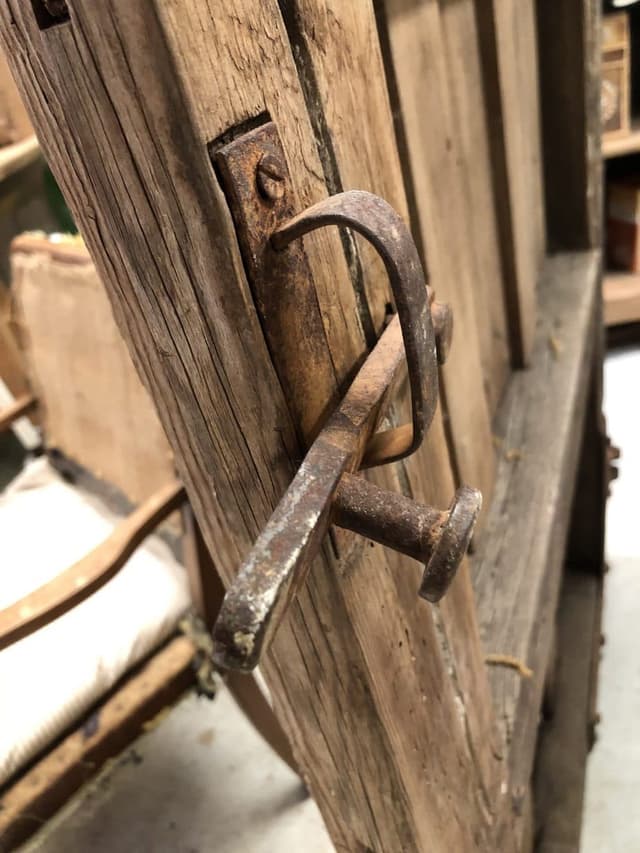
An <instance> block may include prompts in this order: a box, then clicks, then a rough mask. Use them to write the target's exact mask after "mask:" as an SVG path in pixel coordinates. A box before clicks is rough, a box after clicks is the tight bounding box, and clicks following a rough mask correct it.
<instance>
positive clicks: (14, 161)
mask: <svg viewBox="0 0 640 853" xmlns="http://www.w3.org/2000/svg"><path fill="white" fill-rule="evenodd" d="M39 154H40V146H39V145H38V140H37V139H36V137H35V135H32V136H28V137H27V138H26V139H22V140H20V142H14V143H13V144H11V145H5V146H3V147H2V148H0V181H4V179H5V178H8V177H9V175H13V173H14V172H17V171H18V170H19V169H22V168H24V166H28V165H29V163H33V161H34V160H35V159H37V157H38V156H39Z"/></svg>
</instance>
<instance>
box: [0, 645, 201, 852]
mask: <svg viewBox="0 0 640 853" xmlns="http://www.w3.org/2000/svg"><path fill="white" fill-rule="evenodd" d="M195 654H196V650H195V648H194V646H193V644H192V643H191V641H190V640H188V639H187V638H186V637H177V638H174V639H173V640H170V641H169V643H167V645H166V646H164V647H163V648H162V649H160V650H159V651H158V652H157V653H156V654H155V655H154V656H153V657H152V658H151V659H150V660H149V661H148V662H147V663H145V664H144V665H143V666H142V667H141V669H140V670H139V671H137V672H135V673H133V674H131V675H129V676H128V677H127V678H126V679H124V683H122V684H120V685H118V689H117V690H116V691H115V692H114V694H113V695H111V696H109V697H108V698H107V699H106V700H105V701H104V702H103V703H102V704H101V705H100V706H99V707H98V709H97V710H96V711H95V712H94V713H95V719H97V720H98V724H97V726H91V734H89V733H88V729H87V728H86V727H85V725H82V726H80V727H79V728H78V729H77V730H75V731H73V732H72V733H71V734H69V735H67V737H65V738H64V740H62V742H61V743H59V744H58V745H57V746H55V747H54V749H52V750H51V752H49V753H48V754H47V755H45V756H44V757H43V758H42V759H41V760H40V761H38V762H36V764H35V765H34V766H33V767H32V768H31V769H30V770H28V771H27V772H26V773H25V774H24V775H23V776H21V777H20V778H19V779H17V780H16V781H15V782H14V783H13V784H12V785H9V786H8V787H7V788H5V789H4V790H3V792H2V795H1V798H0V803H1V805H2V808H0V849H2V850H14V849H15V848H16V847H17V845H19V844H20V843H21V842H22V841H24V840H25V839H26V838H28V836H29V835H31V834H32V833H34V832H35V831H36V830H37V829H39V828H40V827H41V826H42V824H43V823H44V822H45V821H46V820H48V818H50V817H51V816H52V815H53V814H54V813H55V812H56V811H57V810H58V809H59V808H60V806H62V805H63V803H65V802H66V801H67V800H68V799H69V797H71V795H72V794H74V793H75V792H76V791H77V790H78V789H79V788H80V787H81V786H82V785H84V783H85V782H87V781H88V780H89V779H90V778H91V777H92V776H94V774H95V773H97V772H98V770H99V769H100V767H101V766H102V765H103V764H104V763H105V761H107V760H108V759H109V758H112V757H113V756H115V755H117V754H118V753H119V752H121V751H122V750H123V749H124V748H125V747H126V746H127V745H128V744H130V743H131V741H132V740H133V739H134V738H135V737H137V736H138V735H139V734H141V732H142V731H143V730H144V724H145V723H146V722H147V721H149V720H151V719H153V717H155V716H156V715H157V714H158V713H160V712H161V711H162V710H164V709H165V708H166V707H167V705H169V704H170V703H171V702H175V701H176V700H177V699H178V697H179V696H180V695H181V694H182V693H183V692H184V691H185V690H186V689H187V688H188V687H189V685H190V684H191V683H192V682H193V669H192V664H193V659H194V656H195ZM91 719H94V716H93V715H92V718H91Z"/></svg>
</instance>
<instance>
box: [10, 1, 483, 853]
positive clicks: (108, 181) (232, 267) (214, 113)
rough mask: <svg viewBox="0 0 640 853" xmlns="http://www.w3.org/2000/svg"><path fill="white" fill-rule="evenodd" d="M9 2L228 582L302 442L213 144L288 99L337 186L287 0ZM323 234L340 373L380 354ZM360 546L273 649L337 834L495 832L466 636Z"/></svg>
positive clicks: (460, 845) (301, 166)
mask: <svg viewBox="0 0 640 853" xmlns="http://www.w3.org/2000/svg"><path fill="white" fill-rule="evenodd" d="M1 14H2V18H1V20H2V24H1V25H0V33H1V35H2V39H3V41H5V43H6V45H7V47H8V48H9V50H8V53H9V55H11V57H12V61H13V65H14V71H15V72H16V73H17V76H18V78H19V79H20V80H21V81H22V87H23V91H24V93H25V94H26V96H27V99H28V101H29V105H30V109H31V112H32V116H33V118H34V121H35V123H36V124H37V125H38V128H39V131H40V132H41V138H42V139H43V140H45V139H46V140H47V142H46V145H45V147H46V149H47V150H46V154H47V158H48V160H49V162H51V164H52V167H53V168H54V171H55V172H56V174H57V177H58V179H59V180H60V183H61V185H62V187H63V190H64V192H65V196H66V198H67V199H68V201H69V203H70V205H71V207H72V209H73V212H74V215H75V216H76V218H77V221H78V223H79V225H80V226H81V228H82V229H83V233H84V236H85V239H86V240H87V243H88V245H89V247H90V250H91V252H92V255H93V257H94V259H95V260H96V263H97V265H98V267H99V269H100V273H101V277H102V278H103V280H104V282H105V285H106V287H107V289H108V292H109V295H110V297H111V299H112V304H113V307H114V313H115V314H116V319H117V320H118V322H119V325H120V327H121V329H122V330H123V332H124V334H125V336H126V337H127V339H128V341H129V344H130V346H131V349H132V352H133V355H134V358H135V361H136V365H137V367H138V368H139V370H140V372H141V374H142V375H143V377H144V379H145V381H146V383H147V385H148V387H149V388H150V390H151V392H152V395H153V397H154V399H155V400H156V401H157V402H158V403H159V404H160V405H159V406H158V408H159V413H160V416H161V418H162V421H163V425H164V427H165V430H166V432H167V435H168V437H169V439H170V442H171V444H172V446H173V448H174V451H175V453H176V462H177V465H178V468H179V470H180V474H181V477H182V478H183V480H184V482H185V483H186V485H187V489H188V492H189V497H190V499H191V502H192V504H193V506H194V510H195V513H196V515H197V517H198V519H199V522H200V524H201V527H202V531H203V535H204V537H205V539H206V541H207V544H208V547H209V550H210V552H211V553H212V555H213V557H214V559H215V562H216V568H217V569H219V571H220V574H221V575H222V576H223V578H224V579H225V581H226V582H227V583H228V582H229V581H230V579H231V578H232V577H233V575H234V572H235V570H236V568H237V566H238V565H239V563H240V562H241V558H242V557H243V556H244V555H245V554H246V553H247V551H248V549H249V548H250V546H251V544H252V543H253V540H254V539H255V537H256V535H257V533H258V532H259V530H260V529H261V527H262V526H263V525H264V523H265V521H266V519H267V517H268V516H269V514H270V511H271V509H272V508H273V506H274V505H275V503H276V501H277V500H278V499H279V497H280V496H281V494H282V492H283V491H284V488H285V486H286V484H287V482H288V481H289V479H290V477H291V473H292V471H293V469H294V466H295V464H296V462H297V460H298V449H297V447H296V445H295V441H294V430H293V426H292V424H291V422H290V418H289V415H288V411H287V407H286V405H285V401H284V400H283V398H282V395H281V393H280V390H279V388H278V385H277V382H276V379H275V374H274V371H273V369H272V367H271V365H270V363H269V360H268V357H267V353H266V348H265V344H264V340H263V338H262V335H261V332H260V328H259V325H258V322H257V318H256V315H255V311H254V309H253V305H252V300H251V296H250V293H249V291H248V288H247V285H246V281H245V279H244V275H243V270H242V266H241V264H240V260H239V255H238V252H237V247H236V244H235V238H234V234H233V231H232V228H231V224H230V219H229V214H228V211H227V209H226V206H225V203H224V199H223V197H222V194H221V192H220V189H219V187H218V185H217V182H216V179H215V175H214V173H213V170H212V168H211V165H210V162H209V158H208V153H207V145H208V143H209V142H210V141H211V140H213V139H216V138H218V137H219V135H220V134H222V133H224V132H227V131H228V130H229V128H230V127H232V126H234V125H236V124H237V123H238V122H241V121H245V120H247V119H250V118H254V117H255V116H256V115H258V114H262V113H264V112H265V111H268V112H269V113H270V115H271V117H272V118H273V119H274V120H275V121H276V122H277V123H278V127H279V130H280V133H281V135H282V136H283V138H284V139H285V140H286V153H287V160H288V165H289V169H290V171H291V174H292V176H293V178H294V183H295V185H296V188H297V193H298V196H299V198H298V202H299V205H300V208H302V206H304V205H305V204H307V203H308V202H310V201H315V200H317V199H318V197H321V196H323V195H324V194H326V184H325V178H324V175H323V172H322V167H321V163H320V161H319V158H318V155H317V153H316V149H315V146H314V141H313V132H312V127H311V123H310V121H309V118H308V116H307V113H306V106H305V102H304V97H303V93H302V91H301V88H300V85H299V82H298V77H297V70H296V67H295V64H294V62H293V59H292V57H291V53H290V49H289V44H288V42H287V36H286V32H285V29H284V27H283V24H282V19H281V17H280V15H279V12H278V9H277V7H276V6H275V4H274V3H271V2H268V3H266V4H262V5H261V8H260V9H259V10H258V9H256V8H255V6H254V5H253V4H249V3H238V4H235V5H234V7H233V9H232V10H226V9H223V8H222V7H221V6H220V5H219V4H216V5H215V6H213V5H208V4H201V3H196V2H181V3H179V4H178V3H162V4H157V5H156V4H154V3H147V4H145V5H144V6H140V5H137V4H136V5H134V6H133V7H132V6H131V4H129V3H126V2H124V0H117V2H113V3H110V4H109V5H108V6H104V7H102V6H96V4H94V3H91V2H88V0H76V2H74V3H73V4H72V15H71V21H70V23H69V24H68V25H62V26H59V27H52V28H50V29H48V30H47V31H46V32H45V33H44V35H43V33H41V32H40V31H39V30H38V29H37V27H36V24H35V21H34V19H33V16H32V14H31V10H30V8H27V7H25V6H24V4H21V3H17V2H14V3H12V4H9V5H7V6H6V7H3V9H2V13H1ZM34 57H37V61H34ZM59 81H64V85H59ZM305 243H306V246H307V249H308V252H309V258H310V262H311V264H312V267H313V271H314V279H315V286H316V288H317V291H318V296H319V299H320V301H321V303H322V306H323V318H324V320H325V323H326V328H327V338H328V340H329V346H330V357H331V358H332V363H333V365H334V369H335V373H336V378H337V380H338V381H339V382H340V381H342V380H343V379H344V376H345V375H346V374H347V373H349V372H350V371H352V370H353V369H354V367H355V365H356V363H357V361H358V359H359V358H360V357H361V355H362V354H363V352H364V338H363V335H362V331H361V325H360V314H359V312H358V310H357V300H356V298H355V295H354V291H353V288H352V286H351V282H350V280H349V276H348V270H347V266H346V264H345V262H344V257H343V255H342V243H341V242H340V241H339V239H338V238H337V236H336V235H334V234H329V233H323V234H319V235H315V236H314V237H313V239H309V240H306V241H305ZM436 438H438V441H439V442H442V443H439V444H438V445H437V448H438V452H440V453H441V452H442V448H443V446H444V441H443V437H442V435H440V436H437V435H436ZM407 470H409V468H408V469H407ZM387 476H392V475H391V474H389V475H387ZM359 550H360V552H361V553H360V554H359V553H358V551H356V552H354V553H353V554H352V555H351V559H350V561H349V562H348V563H336V561H334V560H333V559H332V558H331V557H330V555H329V552H328V548H327V551H326V552H325V553H324V555H323V557H322V558H320V559H318V560H317V561H316V562H315V563H314V566H313V567H312V570H311V572H310V575H309V579H308V582H307V584H306V585H305V587H304V588H303V589H302V590H301V592H300V594H299V595H298V597H297V599H296V601H295V602H293V603H292V605H291V608H290V612H289V617H288V620H287V621H286V622H285V624H284V625H283V627H282V628H281V629H280V632H279V634H278V635H277V637H276V640H275V643H274V646H273V649H272V654H271V656H270V657H268V659H267V660H266V661H265V667H264V669H265V674H266V676H267V679H268V683H269V686H270V688H271V691H272V694H273V696H274V700H275V705H276V710H277V712H278V714H279V717H280V719H281V720H282V721H283V723H284V726H285V728H286V730H287V733H288V734H289V735H290V740H291V742H292V746H293V748H294V753H295V755H296V758H297V759H298V762H299V764H300V765H301V767H302V768H303V775H304V776H305V779H306V780H307V782H308V783H309V785H310V787H311V790H312V791H313V793H314V795H315V797H316V799H317V801H318V804H319V806H320V808H321V810H322V812H323V815H324V817H325V819H326V821H327V824H328V827H329V830H330V832H331V834H332V837H333V840H334V843H335V845H336V848H337V849H339V850H348V851H353V850H365V849H371V850H375V851H383V850H384V851H386V850H396V849H402V850H407V851H411V850H415V851H418V850H424V849H432V850H435V851H438V850H443V851H444V850H449V849H451V848H454V849H462V850H476V849H477V850H480V849H485V848H486V847H487V846H488V843H487V838H488V835H489V833H490V831H491V823H492V815H491V811H490V809H488V808H487V802H486V795H485V793H484V791H483V786H482V783H481V778H480V771H479V770H478V767H477V765H476V759H475V756H474V755H473V752H472V746H471V742H470V740H469V737H468V733H467V730H466V725H467V720H466V718H464V717H462V716H461V715H460V713H459V700H460V690H459V688H457V687H456V685H455V683H454V682H453V681H452V679H451V678H450V675H449V669H448V667H449V664H450V660H449V659H448V658H447V656H446V655H447V653H446V652H445V651H441V645H442V644H443V642H444V639H443V638H446V636H447V635H446V634H444V635H443V634H442V633H441V634H439V633H438V632H437V631H436V625H435V624H434V619H433V618H432V616H431V613H430V610H429V609H428V608H427V607H425V606H421V605H420V604H419V603H418V602H417V599H416V588H417V584H418V574H419V570H418V568H417V566H415V565H414V564H412V563H410V562H408V561H407V560H405V559H403V558H400V557H396V555H393V554H389V553H387V552H385V551H384V550H383V549H382V548H380V547H374V548H368V547H367V548H362V547H361V548H360V549H359ZM466 612H468V610H467V611H466ZM471 613H472V611H471ZM442 621H443V623H445V631H446V630H449V631H450V632H451V633H453V631H452V628H450V627H449V626H450V625H451V624H452V623H451V621H450V620H447V619H445V618H444V616H443V620H442ZM471 624H473V623H471ZM456 641H457V642H458V644H459V646H462V645H463V638H462V637H458V636H456ZM445 645H446V647H447V648H453V642H452V641H449V642H448V643H446V644H445ZM471 648H472V650H473V648H474V646H473V645H472V646H471ZM465 651H466V650H465ZM450 657H451V659H452V660H454V661H456V660H458V659H462V660H469V654H467V657H466V658H463V657H462V656H460V658H458V657H454V656H453V653H451V654H450ZM472 664H473V661H470V662H469V667H471V666H472ZM480 671H481V670H480ZM390 674H391V676H390ZM480 677H481V676H480ZM472 698H474V697H472ZM487 708H488V703H487Z"/></svg>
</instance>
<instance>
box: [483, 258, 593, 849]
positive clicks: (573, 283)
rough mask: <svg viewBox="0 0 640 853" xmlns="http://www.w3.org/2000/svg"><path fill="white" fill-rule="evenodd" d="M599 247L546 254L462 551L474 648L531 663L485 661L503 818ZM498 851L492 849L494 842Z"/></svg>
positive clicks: (531, 725) (542, 666)
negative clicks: (488, 493) (525, 351)
mask: <svg viewBox="0 0 640 853" xmlns="http://www.w3.org/2000/svg"><path fill="white" fill-rule="evenodd" d="M599 269H600V266H599V254H598V253H597V252H584V253H576V254H566V255H558V256H556V257H552V258H550V259H549V261H548V262H547V265H546V269H545V273H544V276H543V281H542V285H541V289H540V314H539V321H538V330H537V336H536V342H535V346H534V350H533V354H532V359H531V367H530V369H529V370H528V371H523V372H519V373H515V374H514V376H513V377H512V379H511V382H510V384H509V387H508V389H507V392H506V394H505V398H504V401H503V403H502V405H501V407H500V410H499V412H498V418H497V424H496V428H497V432H498V435H499V436H500V437H501V439H502V446H501V460H500V463H499V466H498V479H497V484H498V485H497V488H496V494H495V498H494V503H493V506H492V508H491V512H490V513H489V517H488V519H487V523H486V526H485V529H484V531H483V532H482V535H481V537H480V540H479V542H478V547H477V552H476V553H475V554H474V557H473V564H472V565H473V573H474V586H475V589H476V596H477V602H478V617H479V620H480V627H481V635H482V638H483V641H484V644H485V649H486V651H487V652H488V653H489V654H500V655H508V656H511V657H513V658H515V659H516V660H519V661H521V662H522V663H524V664H525V665H526V666H528V667H529V668H530V669H532V670H533V676H532V677H531V678H525V677H523V676H522V674H521V673H519V672H518V670H517V669H514V668H512V667H506V666H492V667H491V671H490V682H491V687H492V694H493V699H494V702H495V705H496V710H497V713H498V722H499V724H500V727H501V731H502V742H503V749H504V750H505V754H506V755H508V762H509V774H510V779H509V796H510V797H511V798H512V803H513V810H512V811H513V814H512V819H513V820H514V821H515V822H517V820H518V812H519V810H520V808H521V805H522V798H523V797H524V795H525V792H526V790H527V789H528V784H529V779H530V775H531V769H532V764H533V755H534V749H535V742H536V728H537V725H538V715H539V711H540V706H541V702H542V690H543V685H544V681H545V670H546V666H547V661H548V660H549V654H550V643H551V638H552V634H553V632H552V630H551V625H552V622H553V619H554V616H555V611H556V605H557V601H558V592H559V587H560V577H561V569H562V565H563V562H564V552H565V544H566V539H567V535H568V528H569V516H570V510H571V503H572V498H573V488H574V483H575V476H576V467H577V462H578V454H579V450H580V442H579V441H576V435H581V431H582V425H583V421H584V413H585V408H586V407H585V402H586V398H587V388H588V382H589V378H590V375H591V363H592V358H593V356H594V330H595V328H596V318H597V316H598V315H597V305H598V301H599V296H600V288H599ZM499 849H501V848H499Z"/></svg>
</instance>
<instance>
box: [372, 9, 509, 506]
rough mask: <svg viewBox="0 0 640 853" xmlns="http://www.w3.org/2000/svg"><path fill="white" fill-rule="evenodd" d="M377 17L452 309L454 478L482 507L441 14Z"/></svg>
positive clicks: (431, 259) (469, 289)
mask: <svg viewBox="0 0 640 853" xmlns="http://www.w3.org/2000/svg"><path fill="white" fill-rule="evenodd" d="M379 20H380V26H381V35H382V38H383V40H384V41H385V42H386V43H387V44H388V49H389V57H388V62H387V73H388V74H390V75H393V76H394V78H395V87H394V88H395V90H396V92H397V97H398V104H397V105H396V106H397V108H398V109H399V111H400V115H399V116H398V117H397V121H401V123H402V131H401V132H402V133H403V136H404V138H405V139H406V143H407V152H408V158H409V162H408V164H405V172H406V173H408V174H409V176H410V177H409V180H411V182H412V183H413V196H414V198H415V210H412V214H414V217H415V218H416V220H417V221H416V222H414V223H413V228H414V230H416V231H418V230H419V231H420V234H421V238H422V243H423V245H424V248H425V252H426V255H427V258H426V261H427V267H428V269H429V280H430V283H431V286H432V287H433V288H434V290H435V291H436V294H437V297H438V299H440V300H442V301H445V302H449V303H450V304H451V306H452V308H453V313H454V323H455V340H456V345H454V346H453V347H452V348H451V352H450V354H449V358H448V359H447V363H446V364H445V365H444V367H443V369H442V375H443V377H444V386H445V388H444V392H445V400H446V407H447V410H448V414H449V418H450V429H451V444H452V448H453V450H454V453H455V464H456V468H457V470H458V472H459V476H460V479H461V480H462V481H464V482H468V483H473V484H474V485H475V486H476V487H477V488H479V489H480V490H481V491H482V493H483V495H484V496H485V498H486V501H487V505H488V504H489V502H490V500H491V494H492V489H493V480H494V473H495V466H494V454H493V448H492V444H491V421H490V412H489V405H488V402H487V397H486V395H485V389H484V381H483V372H482V358H481V347H480V340H479V335H478V324H477V320H476V311H475V304H474V290H475V287H474V280H473V261H472V259H471V253H470V250H469V243H468V242H467V239H466V237H467V234H468V227H467V225H468V224H469V222H470V220H469V219H468V218H467V213H466V212H465V200H466V199H465V197H464V188H463V181H462V179H461V178H462V176H461V172H460V168H459V164H458V160H459V156H460V155H459V149H458V146H457V144H456V143H454V141H453V140H454V137H455V128H454V119H453V115H452V112H453V104H452V102H451V101H452V99H451V92H450V87H449V80H448V71H447V64H446V57H445V53H444V50H443V38H444V36H443V32H442V28H441V22H440V12H439V8H438V5H437V4H436V3H422V4H420V3H417V4H410V5H409V4H406V3H405V2H404V0H398V2H396V0H388V2H386V3H385V4H384V10H383V14H380V15H379ZM435 116H437V120H434V117H435ZM461 234H464V235H465V237H464V238H463V239H460V236H461Z"/></svg>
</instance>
